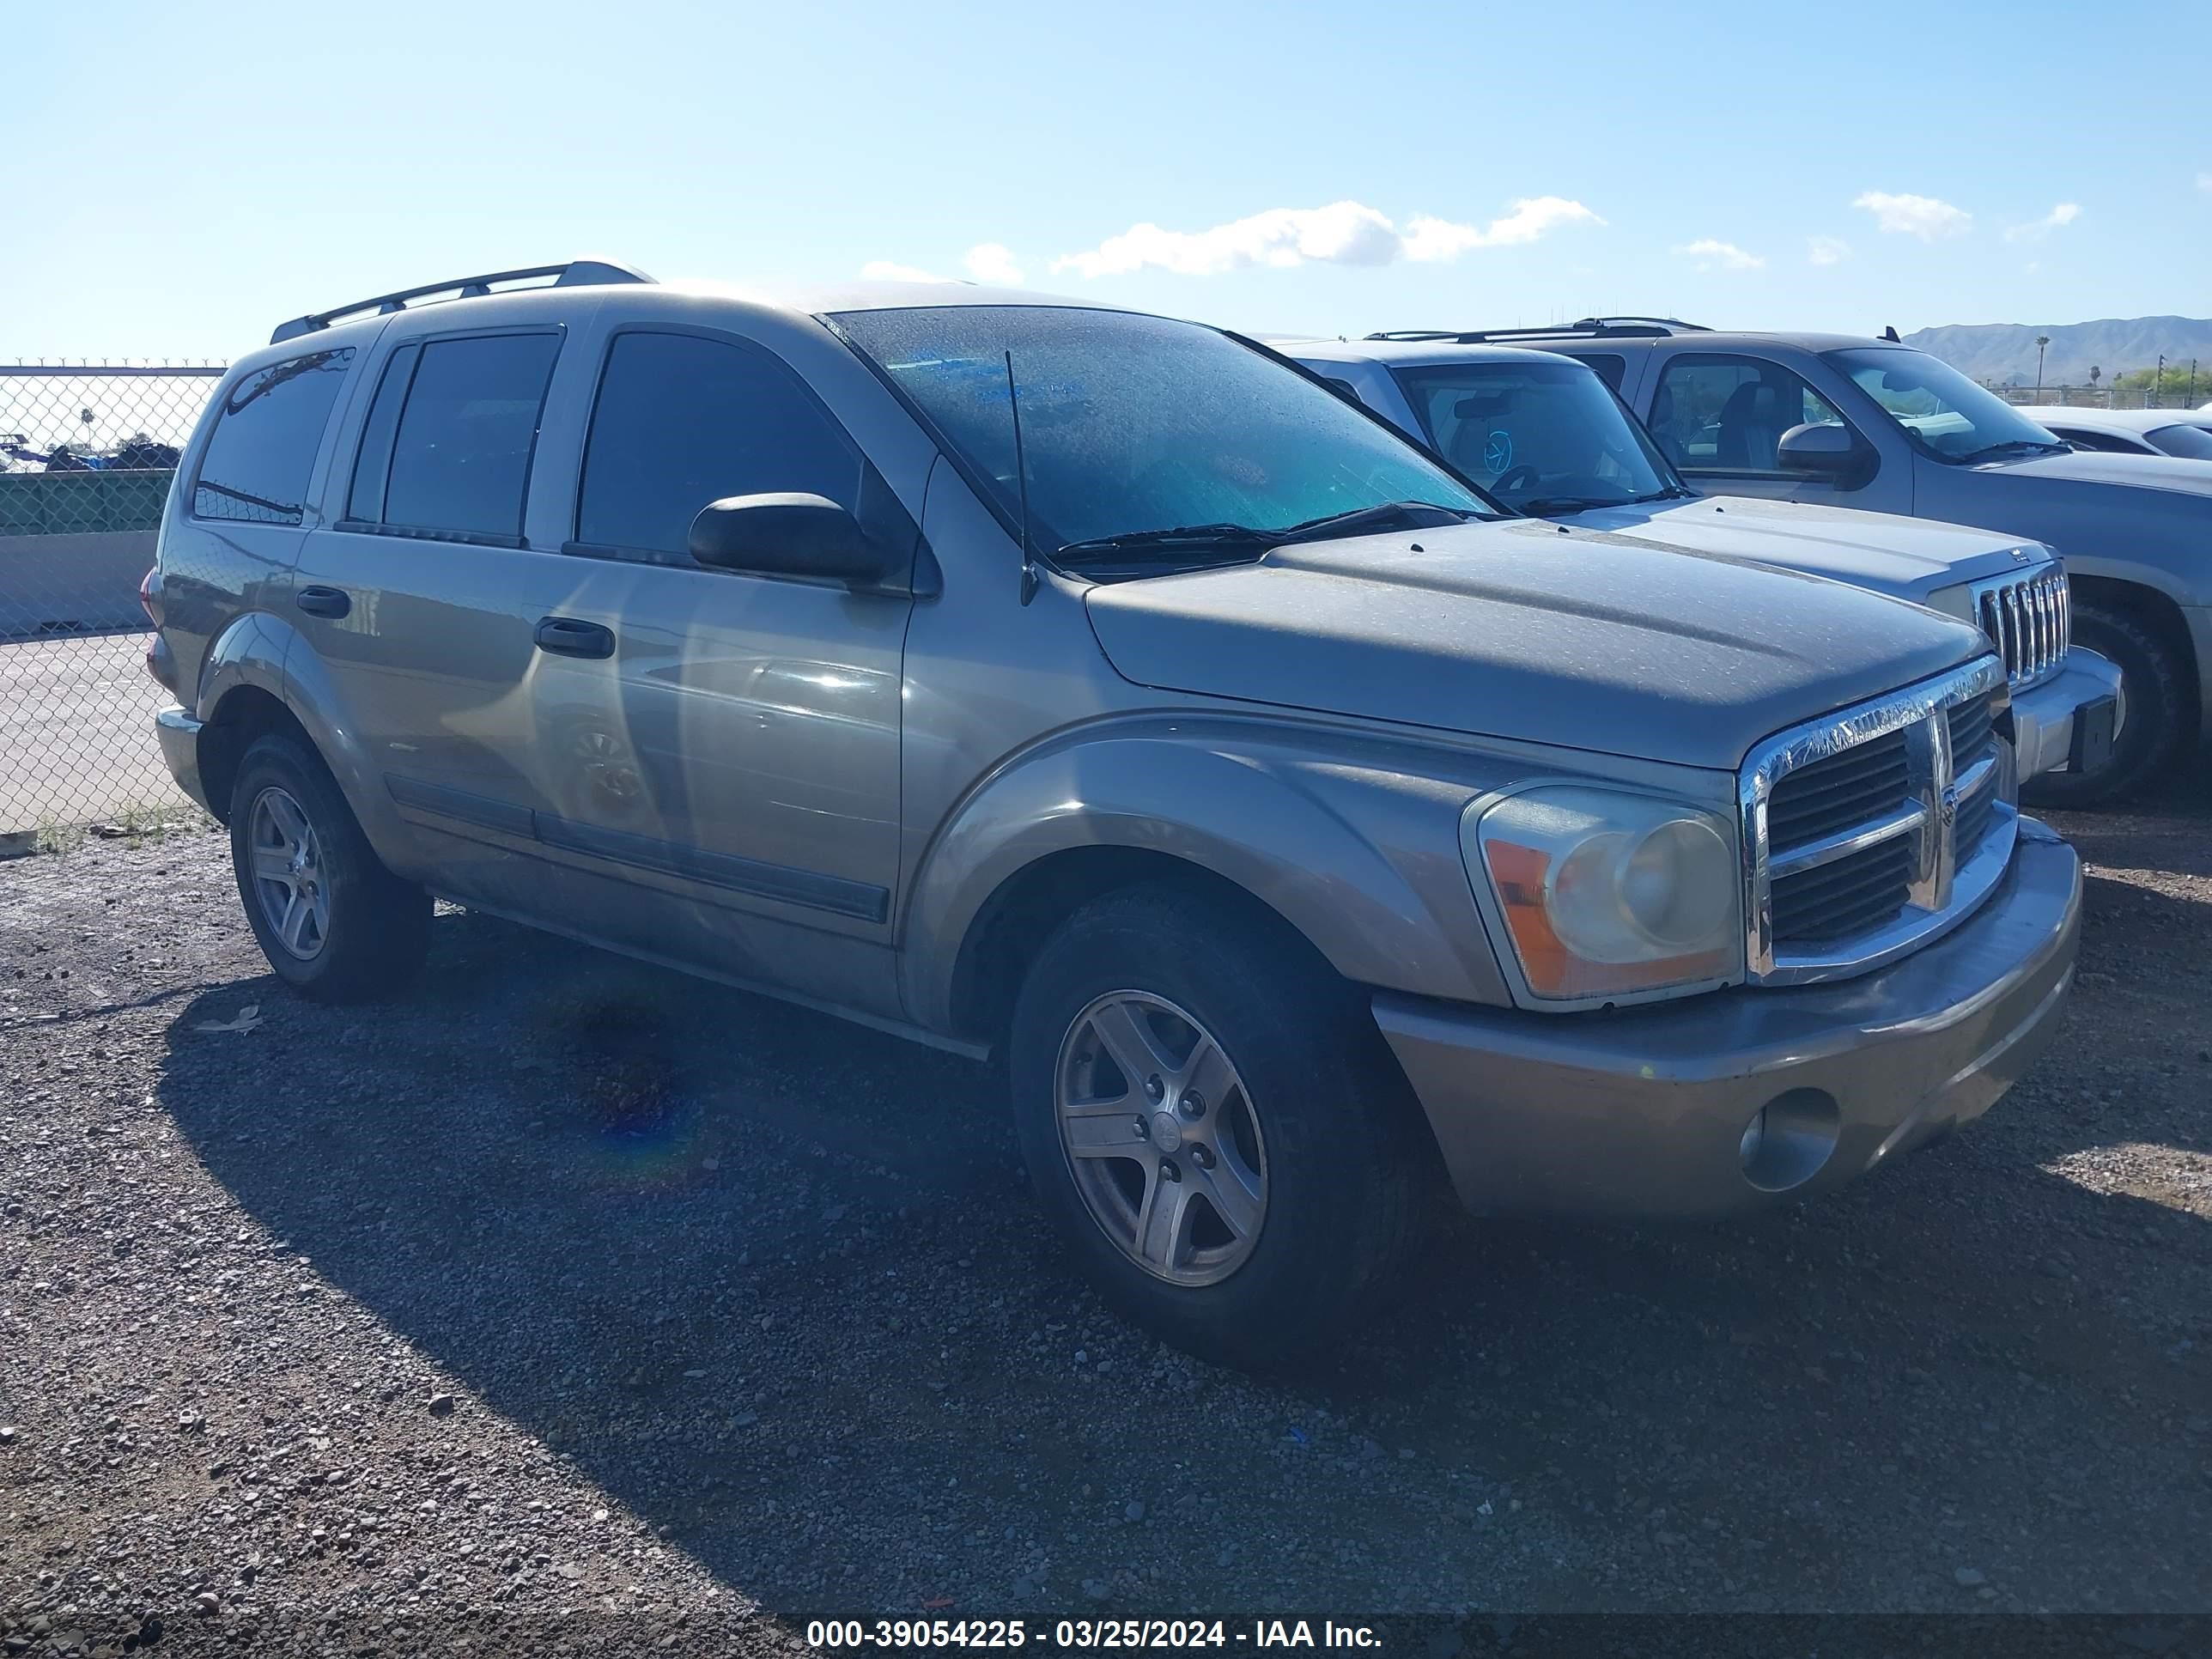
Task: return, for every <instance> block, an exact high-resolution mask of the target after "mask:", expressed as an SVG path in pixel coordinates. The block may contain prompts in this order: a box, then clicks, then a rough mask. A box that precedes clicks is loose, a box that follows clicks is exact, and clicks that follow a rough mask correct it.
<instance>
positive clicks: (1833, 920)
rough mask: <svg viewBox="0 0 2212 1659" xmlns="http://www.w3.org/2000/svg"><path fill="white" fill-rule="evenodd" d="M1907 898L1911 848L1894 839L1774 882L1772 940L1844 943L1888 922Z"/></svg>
mask: <svg viewBox="0 0 2212 1659" xmlns="http://www.w3.org/2000/svg"><path fill="white" fill-rule="evenodd" d="M1911 896H1912V845H1911V840H1910V838H1909V837H1907V836H1892V837H1890V839H1889V840H1887V841H1883V842H1875V844H1874V845H1873V846H1872V847H1869V848H1866V849H1865V851H1863V852H1859V853H1853V854H1850V855H1848V856H1847V857H1844V858H1840V859H1838V860H1835V861H1834V862H1832V863H1830V864H1822V865H1817V866H1814V868H1812V869H1810V870H1805V871H1801V872H1799V873H1798V874H1796V875H1794V876H1784V877H1783V878H1780V879H1779V880H1778V881H1777V882H1776V883H1775V884H1774V937H1775V939H1776V941H1777V942H1778V943H1779V944H1784V945H1794V944H1799V943H1811V942H1814V941H1820V940H1827V939H1848V938H1850V936H1851V935H1852V934H1853V933H1859V932H1861V931H1862V930H1863V929H1865V928H1868V927H1873V926H1875V924H1876V923H1879V922H1884V921H1888V920H1889V919H1890V918H1891V917H1893V916H1894V915H1896V914H1897V913H1898V912H1899V911H1900V910H1902V909H1903V908H1905V901H1906V900H1907V899H1909V898H1911Z"/></svg>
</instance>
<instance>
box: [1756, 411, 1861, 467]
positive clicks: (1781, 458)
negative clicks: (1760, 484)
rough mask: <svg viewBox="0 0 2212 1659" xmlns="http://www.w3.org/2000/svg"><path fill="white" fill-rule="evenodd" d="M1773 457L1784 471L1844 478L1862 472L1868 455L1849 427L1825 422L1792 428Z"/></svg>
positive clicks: (1776, 448) (1784, 435)
mask: <svg viewBox="0 0 2212 1659" xmlns="http://www.w3.org/2000/svg"><path fill="white" fill-rule="evenodd" d="M1774 459H1775V465H1777V466H1778V467H1780V468H1781V469H1782V470H1783V471H1784V472H1809V473H1812V474H1813V475H1814V477H1821V478H1835V479H1843V478H1846V477H1850V476H1852V475H1855V474H1857V473H1858V472H1860V471H1863V470H1864V468H1865V466H1866V463H1867V455H1866V453H1865V451H1863V449H1861V448H1860V447H1859V444H1858V440H1857V438H1855V437H1853V436H1852V435H1851V430H1850V428H1849V427H1842V426H1838V425H1836V424H1834V423H1833V422H1824V423H1822V424H1821V425H1819V426H1813V425H1806V426H1793V427H1791V428H1790V430H1789V431H1787V432H1785V433H1784V434H1783V435H1782V441H1781V443H1780V444H1778V445H1777V446H1776V447H1775V452H1774Z"/></svg>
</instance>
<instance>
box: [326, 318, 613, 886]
mask: <svg viewBox="0 0 2212 1659" xmlns="http://www.w3.org/2000/svg"><path fill="white" fill-rule="evenodd" d="M563 337H564V331H563V330H562V329H561V328H560V327H557V326H555V327H532V328H507V329H486V330H478V331H457V332H453V333H447V334H417V335H415V336H413V337H409V338H405V339H404V340H402V341H400V342H399V343H397V344H396V345H394V346H393V347H392V349H390V350H389V351H388V352H387V353H386V355H385V356H384V358H383V360H382V362H381V363H380V365H378V366H376V384H375V390H374V394H373V398H372V400H371V401H370V403H369V404H368V412H367V415H366V418H365V419H364V420H363V422H362V425H361V428H360V435H359V441H358V442H357V444H356V446H355V447H353V448H352V449H351V450H350V451H349V452H345V453H342V454H341V456H340V458H339V459H340V461H341V462H343V463H346V464H347V465H348V467H349V470H348V471H345V472H343V473H339V472H337V470H336V469H335V468H334V476H333V477H332V478H331V483H330V484H329V486H328V487H327V488H326V489H325V497H326V501H327V502H328V503H329V504H330V511H331V514H332V515H333V516H334V517H335V522H333V523H330V524H327V525H326V526H325V527H324V528H323V529H320V530H319V531H317V532H315V533H314V534H313V535H312V536H310V537H309V538H307V544H306V546H305V547H304V548H303V550H302V552H301V560H300V564H299V568H298V571H297V576H296V581H295V587H294V591H293V593H292V606H293V609H294V610H295V612H296V622H297V625H298V627H299V629H300V631H301V636H302V638H303V639H304V640H305V641H306V642H307V644H308V645H309V646H311V647H312V656H311V657H310V658H307V659H303V660H301V662H299V663H297V664H295V665H291V668H290V672H291V673H292V676H293V678H295V680H296V681H298V682H299V683H300V686H299V689H300V692H301V695H303V696H307V697H309V698H310V699H320V700H325V701H327V702H329V703H330V704H331V708H330V709H329V711H328V712H327V714H325V720H326V722H327V723H328V724H330V725H331V726H333V727H334V728H336V729H338V730H341V731H343V732H346V733H347V734H348V735H349V737H350V738H351V739H352V741H353V744H354V746H355V751H356V753H357V754H358V755H359V756H360V757H361V759H362V766H363V770H364V771H365V773H366V774H367V775H366V776H365V777H363V778H362V779H361V780H359V781H358V782H359V785H360V787H363V788H365V789H367V790H368V791H371V792H375V793H380V794H381V796H382V797H383V799H381V800H378V801H371V802H368V803H365V804H364V805H365V806H366V809H367V812H368V814H369V815H373V816H374V817H376V818H378V819H379V820H380V821H381V822H386V823H397V824H398V825H399V826H400V827H399V829H398V832H397V833H398V835H399V836H400V837H401V839H402V844H401V845H400V846H398V847H397V848H392V849H389V850H387V851H386V857H387V859H388V860H391V861H392V862H393V863H394V864H395V865H397V866H399V867H401V868H403V869H404V870H405V871H406V872H407V873H409V874H410V875H413V876H415V877H416V878H419V879H422V880H424V881H426V882H428V883H429V884H432V885H433V886H435V887H437V888H438V889H439V890H441V891H445V892H450V893H454V894H456V895H459V896H465V897H472V898H477V899H480V900H483V902H488V903H493V904H503V905H507V906H510V907H513V908H522V909H526V910H528V909H534V908H536V905H537V903H538V900H539V898H540V896H541V892H540V889H539V887H538V884H536V883H535V881H534V879H533V876H532V866H533V864H534V860H532V858H530V857H529V856H527V855H528V854H531V853H532V851H533V850H534V848H533V837H532V811H533V809H534V808H535V807H537V806H538V805H539V802H538V799H537V797H536V795H535V793H534V789H535V785H534V781H533V770H534V768H533V766H532V763H531V749H532V744H533V743H534V741H535V737H536V734H535V731H534V728H533V726H532V711H531V707H530V702H529V693H528V680H529V676H530V672H531V670H532V665H533V664H534V662H535V660H536V657H537V647H536V645H535V642H534V639H533V635H534V633H535V630H536V627H537V623H538V619H539V618H541V617H544V616H546V615H547V614H548V613H549V612H551V611H555V610H556V608H557V606H558V603H559V601H560V599H561V598H562V592H563V588H564V580H565V579H566V578H567V576H568V574H569V570H568V562H567V561H565V560H564V559H562V557H561V556H560V555H559V554H558V553H557V552H540V551H538V550H533V549H532V548H531V547H529V546H528V545H527V544H526V542H525V540H524V537H523V524H524V513H525V502H526V496H527V494H528V490H529V485H530V480H531V473H532V465H533V461H534V458H535V454H536V447H537V438H538V426H539V422H540V421H541V419H542V416H543V410H544V399H545V393H546V388H547V386H548V383H549V382H550V379H551V376H552V373H553V369H554V366H555V363H556V361H557V360H558V358H559V356H560V353H561V350H562V341H563ZM380 850H381V849H380Z"/></svg>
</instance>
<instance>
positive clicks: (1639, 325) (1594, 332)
mask: <svg viewBox="0 0 2212 1659" xmlns="http://www.w3.org/2000/svg"><path fill="white" fill-rule="evenodd" d="M1711 332H1712V331H1711V329H1709V328H1707V327H1706V326H1705V325H1704V324H1703V323H1686V322H1684V321H1683V320H1682V319H1680V317H1584V318H1583V319H1580V320H1579V321H1577V322H1572V323H1554V324H1553V325H1551V326H1550V327H1548V328H1488V329H1480V330H1477V331H1471V332H1468V333H1465V334H1462V335H1458V336H1456V338H1458V339H1460V340H1462V341H1464V342H1465V343H1468V344H1469V345H1479V344H1480V343H1483V342H1484V341H1486V340H1543V339H1559V338H1561V337H1566V338H1572V339H1589V340H1663V339H1666V338H1667V337H1669V336H1670V335H1674V334H1710V333H1711Z"/></svg>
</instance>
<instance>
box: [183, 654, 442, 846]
mask: <svg viewBox="0 0 2212 1659" xmlns="http://www.w3.org/2000/svg"><path fill="white" fill-rule="evenodd" d="M247 686H251V687H252V688H254V689H255V690H261V691H265V692H267V693H268V694H269V695H270V696H273V697H275V698H276V701H277V702H280V703H282V704H283V706H284V708H285V709H286V710H287V711H288V712H289V714H291V715H292V717H293V719H295V720H297V721H299V723H300V726H301V729H302V730H304V731H305V732H307V740H308V741H309V742H310V743H312V744H313V745H314V746H315V751H316V753H317V754H319V755H320V756H321V757H322V761H323V764H325V766H327V767H329V768H330V769H331V776H332V777H333V778H335V779H337V786H338V789H339V792H340V793H343V795H344V796H345V799H346V805H348V806H349V807H351V808H352V809H353V815H354V817H355V818H356V820H358V821H359V823H360V824H361V827H362V833H363V834H364V835H365V836H368V843H369V846H370V847H371V848H374V850H375V853H376V855H377V856H378V857H379V858H380V859H382V860H384V861H385V863H386V864H387V865H391V866H393V867H394V868H398V867H399V866H400V864H401V862H402V861H403V860H404V849H405V848H406V847H407V845H408V838H407V834H406V829H405V826H404V823H403V822H402V821H401V819H400V817H399V816H398V811H396V810H395V809H394V808H393V806H392V800H391V798H390V797H389V796H388V795H387V794H386V793H385V791H384V787H383V782H382V774H381V773H380V771H379V770H378V769H376V768H375V767H374V766H373V765H372V764H371V763H370V761H369V757H368V751H367V750H366V749H365V748H364V747H363V745H362V741H361V738H360V735H359V727H358V726H356V724H355V722H354V721H353V720H351V718H350V717H349V710H348V708H347V706H346V703H345V700H344V699H343V696H341V695H340V693H339V691H338V688H337V684H336V683H335V682H334V681H333V680H332V678H331V673H330V671H329V670H328V669H327V668H326V667H325V665H324V664H323V660H322V658H321V657H320V656H319V654H318V653H316V651H315V649H314V648H313V647H312V646H310V645H309V644H307V641H305V640H303V639H302V638H301V636H300V632H299V630H298V629H296V628H295V627H294V626H293V625H292V624H291V623H289V621H287V620H286V619H284V618H283V617H278V616H272V615H271V614H270V613H269V612H267V611H248V612H247V613H246V614H245V615H243V616H241V617H237V618H236V619H235V620H234V621H233V622H232V623H230V625H229V626H228V627H227V628H225V629H223V631H222V634H221V635H218V636H217V637H216V640H215V641H214V642H213V643H212V644H211V645H210V647H209V648H208V653H207V656H206V658H205V659H204V661H203V662H202V664H201V666H200V684H199V700H198V704H197V706H198V708H199V709H200V710H201V717H202V718H203V719H204V720H207V721H208V722H209V723H210V725H212V724H214V723H216V721H219V720H221V719H222V705H223V702H224V700H225V699H227V698H228V697H229V696H232V694H234V692H236V691H237V690H240V688H242V687H247ZM204 740H205V739H204V737H203V741H204Z"/></svg>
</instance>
